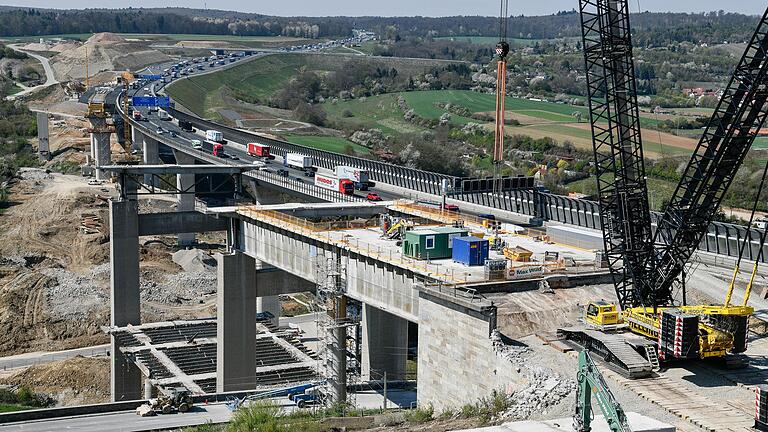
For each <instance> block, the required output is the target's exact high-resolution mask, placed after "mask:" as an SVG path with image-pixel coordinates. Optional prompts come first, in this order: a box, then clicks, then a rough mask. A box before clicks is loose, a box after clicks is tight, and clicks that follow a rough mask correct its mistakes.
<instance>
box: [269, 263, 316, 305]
mask: <svg viewBox="0 0 768 432" xmlns="http://www.w3.org/2000/svg"><path fill="white" fill-rule="evenodd" d="M314 290H315V283H314V282H310V281H308V280H306V279H302V278H300V277H298V276H296V275H293V274H291V273H288V272H287V271H284V270H280V269H279V268H277V267H273V266H271V265H269V264H267V263H265V262H262V261H258V260H257V261H256V296H257V297H270V296H277V295H280V294H298V293H301V292H307V291H314Z"/></svg>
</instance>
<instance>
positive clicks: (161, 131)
mask: <svg viewBox="0 0 768 432" xmlns="http://www.w3.org/2000/svg"><path fill="white" fill-rule="evenodd" d="M163 132H164V131H163V128H161V127H158V128H157V134H158V135H162V134H163Z"/></svg>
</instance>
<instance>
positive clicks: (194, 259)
mask: <svg viewBox="0 0 768 432" xmlns="http://www.w3.org/2000/svg"><path fill="white" fill-rule="evenodd" d="M173 262H175V263H176V264H178V265H179V266H180V267H181V268H183V269H184V271H185V272H188V273H208V272H214V271H216V260H215V259H214V258H213V257H212V256H210V255H208V254H207V253H205V251H202V250H200V249H182V250H178V251H176V252H174V253H173Z"/></svg>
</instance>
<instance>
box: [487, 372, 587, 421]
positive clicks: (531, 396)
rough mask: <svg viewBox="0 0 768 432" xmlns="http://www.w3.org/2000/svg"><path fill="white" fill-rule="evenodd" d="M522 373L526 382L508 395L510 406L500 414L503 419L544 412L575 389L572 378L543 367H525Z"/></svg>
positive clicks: (525, 417)
mask: <svg viewBox="0 0 768 432" xmlns="http://www.w3.org/2000/svg"><path fill="white" fill-rule="evenodd" d="M522 374H523V376H524V377H525V378H526V380H527V381H528V384H527V385H522V386H520V387H519V388H517V389H516V390H515V391H514V392H513V393H512V394H510V395H509V396H508V398H509V401H510V407H509V409H508V410H507V411H505V412H503V413H502V414H501V415H500V417H501V418H502V419H504V420H523V419H528V418H529V417H531V416H532V415H533V414H537V413H538V414H546V412H547V410H548V409H549V408H550V407H554V406H555V405H557V404H558V403H560V401H561V400H563V398H565V397H567V396H569V395H571V394H573V392H574V391H575V390H576V382H575V381H574V380H573V379H570V378H564V377H561V376H559V375H557V374H555V373H553V372H552V371H550V370H548V369H545V368H540V367H535V368H528V367H526V368H524V369H523V370H522Z"/></svg>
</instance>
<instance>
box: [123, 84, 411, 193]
mask: <svg viewBox="0 0 768 432" xmlns="http://www.w3.org/2000/svg"><path fill="white" fill-rule="evenodd" d="M156 84H157V82H151V83H149V82H148V83H144V85H143V86H142V87H137V88H134V89H132V90H131V91H130V92H129V95H130V96H134V95H140V94H142V93H143V92H144V91H145V90H144V89H145V88H147V89H149V91H150V92H151V93H150V94H152V95H154V94H155V92H156V91H159V86H156ZM128 115H129V116H131V118H133V119H134V120H136V121H140V122H142V123H146V124H145V127H146V128H147V129H148V130H150V131H152V132H155V133H156V134H158V135H164V136H165V139H166V140H174V141H176V143H178V144H181V145H182V146H184V147H188V148H190V149H192V150H199V151H203V152H205V153H207V154H210V155H212V156H216V157H219V158H221V159H222V163H229V164H243V163H247V164H252V165H254V166H256V167H257V169H258V170H260V171H265V172H270V173H274V174H277V175H279V176H282V177H286V178H289V179H291V180H294V181H297V182H299V183H311V184H314V185H315V186H318V187H320V188H322V189H325V190H332V191H335V192H338V193H340V194H344V195H350V196H355V197H358V198H361V199H367V200H369V201H383V200H395V199H398V198H400V197H399V196H397V195H395V194H392V193H388V192H385V191H379V190H376V191H374V190H373V189H374V187H375V186H374V183H373V182H371V181H370V180H369V179H368V174H367V173H366V172H365V171H362V170H359V169H356V168H353V167H337V169H336V171H335V172H331V171H328V170H323V169H318V168H317V167H316V166H314V164H313V161H312V158H311V157H310V156H306V155H301V154H298V153H289V154H288V155H286V157H285V158H283V157H281V156H275V155H272V154H270V152H269V147H268V146H265V145H261V144H258V143H243V142H235V141H233V140H224V137H223V134H222V133H221V132H219V131H215V130H205V131H203V130H199V129H196V128H194V127H193V125H192V124H191V123H188V122H185V121H179V120H177V119H174V118H173V117H171V116H170V115H169V114H168V112H166V111H165V110H163V109H162V108H157V107H132V108H130V112H129V113H128ZM137 152H138V149H134V153H137Z"/></svg>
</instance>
